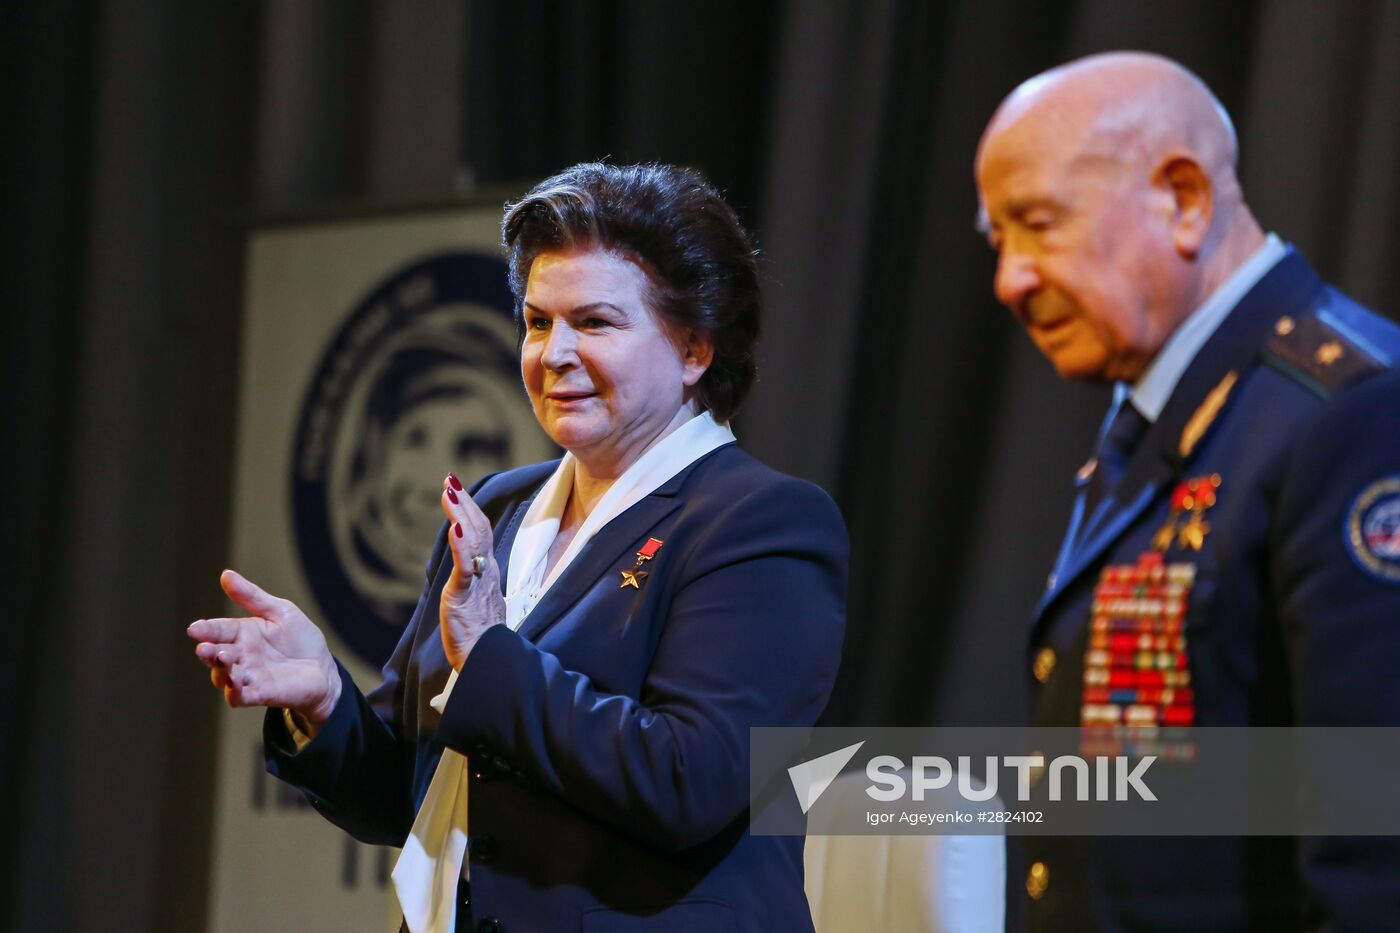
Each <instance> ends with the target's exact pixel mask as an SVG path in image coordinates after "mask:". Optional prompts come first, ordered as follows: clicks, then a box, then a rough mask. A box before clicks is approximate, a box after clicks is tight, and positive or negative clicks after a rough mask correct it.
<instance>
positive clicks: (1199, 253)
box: [976, 52, 1263, 380]
mask: <svg viewBox="0 0 1400 933" xmlns="http://www.w3.org/2000/svg"><path fill="white" fill-rule="evenodd" d="M1237 155H1238V150H1237V146H1236V140H1235V131H1234V127H1233V126H1232V125H1231V123H1230V118H1229V116H1228V115H1227V114H1226V113H1225V110H1224V108H1223V107H1222V106H1221V105H1220V102H1219V101H1218V100H1216V98H1215V95H1214V94H1212V93H1211V92H1210V89H1209V88H1207V87H1206V86H1205V84H1203V83H1202V82H1201V80H1200V79H1199V78H1197V77H1196V76H1195V75H1193V74H1192V73H1191V72H1190V71H1188V70H1186V69H1185V68H1183V67H1182V66H1181V65H1179V64H1177V63H1176V62H1173V61H1171V60H1169V59H1166V58H1162V57H1161V56H1158V55H1150V54H1147V53H1142V52H1112V53H1108V54H1103V55H1094V56H1091V57H1089V58H1082V59H1079V60H1078V61H1074V62H1070V63H1069V64H1066V65H1062V66H1060V67H1058V68H1054V69H1051V70H1050V71H1047V72H1044V73H1042V74H1039V75H1036V76H1035V77H1033V78H1031V79H1030V80H1028V81H1026V82H1025V83H1023V84H1021V85H1020V86H1019V87H1017V88H1016V89H1015V90H1014V91H1012V93H1011V94H1010V95H1009V96H1008V97H1007V98H1006V100H1004V101H1003V102H1002V104H1001V106H1000V107H999V108H997V111H996V113H995V114H994V115H993V117H992V120H991V122H990V123H989V124H988V126H987V129H986V131H985V132H984V133H983V134H982V140H981V143H980V145H979V146H978V149H977V166H976V172H977V186H978V192H979V195H980V211H979V225H980V226H982V227H983V229H984V232H986V233H987V235H988V237H989V239H990V240H991V243H992V246H993V247H994V248H995V249H996V250H997V251H998V252H999V253H1000V259H999V262H998V266H997V280H996V292H997V297H998V298H999V299H1000V300H1001V301H1002V302H1003V303H1004V304H1006V305H1007V306H1008V307H1010V308H1011V309H1012V310H1013V311H1014V312H1015V313H1016V315H1017V317H1018V318H1019V319H1020V320H1021V322H1022V323H1023V324H1025V326H1026V328H1027V330H1028V331H1029V332H1030V334H1031V338H1032V339H1033V340H1034V341H1035V343H1036V345H1037V346H1038V347H1039V348H1040V350H1041V351H1042V352H1043V353H1044V354H1045V355H1046V356H1047V357H1049V358H1050V359H1051V361H1052V362H1053V363H1054V364H1055V366H1056V368H1057V369H1058V370H1059V371H1060V373H1061V374H1062V375H1065V376H1072V377H1080V378H1088V379H1128V380H1131V379H1135V378H1137V377H1138V376H1139V375H1140V374H1141V373H1142V371H1143V370H1144V369H1145V368H1146V366H1147V365H1148V363H1150V361H1151V360H1152V358H1153V357H1154V356H1155V355H1156V353H1157V351H1158V350H1160V349H1161V347H1162V344H1163V343H1165V342H1166V340H1167V338H1168V337H1170V336H1171V334H1172V332H1173V331H1174V330H1175V329H1176V327H1177V326H1179V325H1180V323H1181V322H1182V321H1183V320H1184V319H1185V318H1186V317H1187V316H1188V315H1189V314H1190V312H1191V310H1192V309H1193V308H1195V307H1196V306H1197V305H1198V304H1199V303H1200V302H1201V301H1202V300H1204V298H1205V297H1206V296H1207V295H1208V294H1210V292H1211V291H1213V290H1214V289H1215V288H1216V287H1217V286H1219V284H1220V283H1221V282H1223V281H1224V280H1225V278H1227V277H1228V276H1229V274H1230V273H1231V272H1232V271H1234V269H1235V268H1236V267H1238V265H1239V264H1240V263H1241V262H1243V261H1244V259H1245V258H1246V257H1247V256H1248V255H1249V254H1250V253H1251V252H1252V251H1253V250H1254V249H1255V248H1256V247H1257V246H1258V245H1259V244H1260V243H1261V242H1262V241H1263V233H1262V231H1260V230H1259V227H1258V225H1257V224H1256V223H1255V222H1254V218H1253V217H1252V216H1250V214H1249V210H1248V208H1246V207H1245V205H1244V202H1243V198H1242V196H1241V193H1240V188H1239V183H1238V181H1237V180H1236V176H1235V163H1236V160H1237Z"/></svg>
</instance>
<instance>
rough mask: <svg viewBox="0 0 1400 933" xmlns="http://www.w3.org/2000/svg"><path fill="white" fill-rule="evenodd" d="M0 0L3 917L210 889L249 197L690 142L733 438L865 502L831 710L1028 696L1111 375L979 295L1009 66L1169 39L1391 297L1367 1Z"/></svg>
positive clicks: (1399, 216)
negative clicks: (761, 325)
mask: <svg viewBox="0 0 1400 933" xmlns="http://www.w3.org/2000/svg"><path fill="white" fill-rule="evenodd" d="M3 27H4V33H3V37H0V42H3V45H2V46H0V48H3V50H4V52H5V54H4V55H3V56H0V59H3V67H4V69H5V72H4V73H5V75H6V78H7V81H6V95H7V97H6V109H5V114H6V116H7V118H8V120H7V122H8V129H9V133H8V135H7V142H9V143H10V144H9V145H7V146H6V153H5V159H6V161H5V163H4V164H5V171H4V176H3V184H4V191H5V201H4V204H5V224H6V228H7V234H8V236H7V244H10V248H9V249H7V250H6V251H5V254H4V268H5V281H6V285H7V288H6V291H5V294H6V298H7V308H6V310H5V314H4V321H5V334H6V339H5V340H4V352H5V354H6V365H5V366H4V369H3V372H4V378H5V380H6V382H5V387H6V390H7V391H6V396H5V398H6V404H5V406H4V409H5V418H6V421H5V427H6V430H5V432H4V436H5V438H6V441H7V447H6V452H7V457H6V458H5V459H6V461H7V463H6V466H7V468H8V469H7V474H6V475H7V476H8V477H9V478H10V481H9V483H7V489H8V491H9V495H10V505H9V508H8V510H7V518H8V528H9V534H8V536H7V538H8V543H9V544H10V546H11V548H10V549H11V550H12V551H14V554H13V556H12V557H11V559H10V560H9V561H8V568H7V569H8V570H9V571H10V572H9V574H7V576H8V577H9V585H8V587H7V594H6V595H7V597H8V598H7V599H6V601H5V608H6V610H7V623H8V624H7V626H6V632H7V636H8V641H7V644H6V649H5V651H4V652H0V658H2V659H3V660H0V691H3V692H2V693H0V701H3V702H4V703H5V705H6V707H7V709H8V711H9V712H8V714H7V716H6V717H5V723H4V726H3V731H0V757H2V758H3V760H0V794H3V795H4V799H5V800H6V801H7V804H8V805H7V807H6V812H7V820H8V822H7V828H8V831H7V832H5V834H4V835H5V837H6V839H7V842H8V844H9V846H10V847H11V858H10V862H9V863H10V864H11V865H14V866H17V867H16V869H15V870H13V871H12V872H11V873H9V875H8V876H7V878H6V880H5V886H4V888H3V891H4V895H3V896H4V900H3V902H0V927H3V928H6V929H55V930H78V931H84V930H142V931H144V930H157V931H167V930H168V931H177V930H178V931H187V930H191V929H199V928H200V927H201V925H202V918H203V916H204V912H205V902H206V885H207V874H208V864H207V849H208V836H209V831H210V824H209V815H210V811H211V800H210V793H211V781H210V780H209V778H208V775H207V769H208V768H209V767H211V760H212V753H213V750H214V748H215V747H216V742H215V737H214V735H213V730H214V729H215V728H217V718H216V716H217V712H218V707H219V701H218V698H217V697H216V696H215V695H214V693H213V691H212V690H211V689H209V687H208V685H207V681H206V679H205V676H204V673H203V671H202V669H201V668H200V667H199V666H198V665H197V664H196V663H195V662H194V661H193V659H192V657H191V655H190V653H189V645H188V642H187V639H186V638H185V636H184V633H183V627H184V625H185V624H186V623H187V622H188V621H189V620H191V619H193V618H196V617H198V616H199V615H202V614H204V613H207V612H210V611H212V607H214V606H217V605H219V593H218V591H217V588H216V577H217V574H218V571H219V569H220V568H221V567H222V566H223V563H224V560H225V557H226V541H227V529H228V524H229V514H228V507H229V492H230V482H231V463H232V454H233V450H232V444H233V425H234V418H235V415H236V412H235V410H234V404H235V374H236V372H237V362H238V360H237V357H238V337H239V318H240V314H241V305H242V296H241V293H240V290H241V284H240V283H241V275H242V248H243V242H244V238H245V235H246V232H247V228H248V226H249V224H250V222H251V221H253V220H254V219H256V218H258V217H262V216H266V215H268V214H272V213H285V212H287V211H305V210H312V211H315V210H321V209H324V208H327V207H329V206H331V205H333V204H338V205H344V204H347V203H349V204H386V203H388V204H395V203H397V204H402V203H407V202H411V201H415V200H417V201H421V200H423V199H444V198H449V197H451V196H452V195H454V194H457V193H461V192H463V191H468V190H471V189H472V187H473V186H475V185H480V186H483V187H485V186H491V187H492V188H493V190H494V187H495V186H497V185H503V186H505V187H506V188H507V189H509V188H511V187H512V186H515V187H516V190H519V189H520V188H523V186H524V185H525V184H527V183H529V182H530V181H532V180H534V179H536V178H538V177H539V176H541V175H543V174H545V173H548V172H551V171H553V170H555V169H557V168H559V167H561V166H563V165H564V164H567V163H569V162H572V161H577V160H581V159H589V158H601V157H610V158H612V159H614V160H618V161H622V160H645V159H660V160H667V161H675V162H682V163H686V164H691V165H695V166H697V167H699V168H701V169H703V170H705V171H706V172H707V173H708V174H709V175H710V176H711V177H712V178H714V179H715V180H716V181H717V182H718V183H719V184H720V185H721V186H722V187H723V188H725V190H726V191H728V192H729V194H730V195H731V197H732V198H733V199H734V201H735V202H736V205H737V206H738V207H739V209H740V211H741V213H742V214H743V216H744V217H745V219H746V220H747V221H748V222H749V223H750V224H751V225H752V226H753V227H754V228H755V229H756V232H757V234H758V239H759V243H760V245H761V247H762V249H763V251H764V256H765V268H766V271H767V274H768V277H769V284H770V315H769V318H768V321H767V325H766V332H767V337H766V341H765V344H764V347H763V350H762V358H761V363H762V372H761V381H760V384H759V386H758V389H757V391H756V393H755V395H754V398H753V401H752V403H751V404H750V406H749V407H748V409H747V410H746V411H745V413H744V415H743V416H742V419H741V421H740V424H739V426H738V430H739V434H740V437H741V439H742V441H743V442H744V443H745V445H746V446H747V447H748V448H749V449H750V450H752V451H753V452H754V453H755V454H757V455H758V456H760V457H761V458H763V459H765V460H767V461H768V462H770V463H772V464H774V465H775V466H777V467H779V468H781V469H785V470H787V471H789V472H794V473H797V474H800V475H804V476H807V477H809V478H811V479H813V480H815V481H817V482H819V483H821V484H822V485H824V486H825V487H826V488H827V489H828V490H830V491H831V492H832V494H833V495H834V496H835V497H836V498H837V500H838V502H839V503H840V505H841V507H842V508H843V510H844V512H845V515H846V518H847V521H848V523H849V526H850V529H851V536H852V544H853V559H852V586H851V603H850V607H851V613H850V627H849V636H848V646H847V647H848V651H847V659H846V664H845V668H844V672H843V677H842V681H841V684H840V686H839V688H838V692H837V695H836V697H835V698H834V699H833V703H832V706H831V709H830V710H829V719H830V720H831V721H833V722H840V723H853V724H860V723H963V724H991V723H1003V722H1014V721H1017V720H1018V719H1019V716H1020V709H1021V704H1022V700H1023V696H1022V693H1023V685H1024V682H1025V678H1026V676H1027V675H1026V660H1025V658H1024V656H1023V648H1022V645H1023V640H1024V634H1025V628H1026V625H1027V620H1028V617H1029V613H1030V609H1031V607H1032V605H1033V604H1034V602H1035V599H1036V596H1037V594H1038V592H1039V590H1040V587H1041V586H1042V581H1043V577H1044V574H1045V572H1046V570H1047V569H1048V566H1049V563H1050V558H1051V556H1052V551H1053V549H1054V548H1055V546H1056V544H1057V542H1058V537H1059V534H1060V530H1061V527H1062V523H1063V521H1064V519H1065V515H1066V512H1067V509H1068V503H1069V497H1070V478H1071V475H1072V473H1073V470H1074V469H1075V467H1077V466H1078V464H1079V463H1080V461H1081V460H1082V459H1083V458H1084V457H1085V456H1086V455H1087V453H1088V448H1089V442H1090V437H1091V434H1092V432H1093V429H1094V427H1095V425H1096V424H1097V422H1098V420H1099V418H1100V416H1101V414H1102V410H1103V407H1104V406H1105V405H1106V395H1105V393H1104V392H1103V391H1102V390H1096V389H1089V388H1083V387H1078V386H1066V385H1063V384H1061V383H1059V382H1058V381H1057V380H1056V379H1055V378H1054V376H1053V374H1052V373H1051V371H1050V369H1049V367H1048V365H1046V364H1045V363H1043V362H1042V361H1041V360H1040V359H1039V358H1038V357H1037V356H1036V355H1035V353H1034V351H1033V349H1032V348H1031V347H1030V346H1029V344H1028V342H1027V341H1026V340H1025V339H1024V337H1022V335H1021V334H1020V333H1019V331H1018V328H1017V327H1016V325H1015V324H1014V322H1013V321H1012V320H1011V318H1010V316H1009V315H1008V314H1007V313H1006V312H1004V311H1003V310H1001V309H1000V308H998V307H997V306H996V305H995V303H994V301H993V300H992V296H991V277H992V268H993V256H992V254H991V252H990V251H989V250H988V249H987V248H986V246H985V245H984V244H983V243H982V242H981V240H980V238H979V237H978V236H977V235H976V234H975V233H974V232H973V230H972V219H973V212H974V208H975V193H974V189H973V185H972V169H971V162H972V156H973V151H974V148H975V146H976V142H977V138H978V135H979V133H980V131H981V128H982V125H983V124H984V122H985V121H986V119H987V118H988V116H989V115H990V113H991V111H992V109H993V107H994V106H995V104H996V103H997V101H998V100H999V99H1000V98H1001V97H1002V96H1003V95H1004V94H1005V93H1006V92H1007V91H1009V90H1010V89H1011V88H1012V87H1013V86H1014V85H1015V84H1016V83H1017V82H1018V81H1019V80H1020V79H1022V78H1024V77H1026V76H1028V75H1029V74H1031V73H1033V72H1034V71H1036V70H1039V69H1041V68H1043V67H1046V66H1049V65H1052V64H1054V63H1057V62H1059V61H1063V60H1065V59H1067V58H1070V57H1073V56H1076V55H1079V54H1084V53H1088V52H1092V51H1097V50H1102V49H1109V48H1143V49H1151V50H1155V51H1160V52H1164V53H1166V54H1168V55H1172V56H1174V57H1176V58H1178V59H1180V60H1181V61H1183V62H1185V63H1186V64H1187V65H1188V66H1190V67H1192V68H1194V69H1195V70H1197V71H1198V72H1199V73H1200V74H1201V75H1202V76H1203V77H1204V78H1205V79H1206V80H1207V81H1208V82H1209V83H1210V84H1211V85H1212V86H1213V87H1215V88H1216V90H1217V91H1218V92H1219V94H1220V95H1221V97H1222V98H1223V100H1224V102H1225V104H1226V105H1227V107H1229V108H1230V109H1231V111H1232V112H1233V113H1234V115H1235V117H1236V120H1237V123H1238V126H1239V130H1240V136H1241V144H1242V151H1243V154H1244V156H1243V182H1244V185H1245V191H1246V194H1247V195H1248V197H1249V199H1250V201H1251V202H1252V204H1253V206H1254V208H1255V210H1256V213H1257V214H1258V215H1259V217H1260V219H1261V220H1262V221H1263V223H1264V224H1265V226H1266V227H1268V228H1270V229H1273V230H1276V231H1277V232H1279V233H1280V234H1281V235H1282V236H1284V238H1285V239H1288V240H1291V241H1293V242H1295V243H1296V244H1298V245H1299V247H1300V248H1301V249H1302V250H1303V251H1304V252H1305V253H1307V255H1308V256H1309V257H1310V258H1311V259H1312V260H1313V261H1314V262H1315V264H1316V265H1318V267H1319V268H1320V269H1321V271H1322V272H1323V273H1324V275H1326V276H1327V277H1328V278H1330V279H1331V280H1332V281H1334V282H1335V283H1336V284H1338V285H1339V286H1340V287H1342V288H1343V289H1344V290H1346V291H1348V292H1349V293H1351V294H1352V295H1353V296H1355V297H1356V298H1358V299H1359V300H1361V301H1363V302H1365V303H1367V304H1369V305H1370V306H1372V307H1374V308H1377V309H1378V310H1381V311H1383V312H1386V313H1389V314H1391V315H1392V316H1397V314H1398V313H1400V302H1397V300H1396V299H1395V297H1394V295H1395V293H1396V291H1397V287H1400V264H1397V263H1396V262H1395V257H1396V255H1397V252H1398V251H1397V247H1400V168H1397V166H1400V121H1396V120H1395V119H1394V116H1393V115H1394V114H1395V113H1397V112H1400V58H1397V56H1395V55H1394V50H1395V49H1397V48H1400V4H1395V3H1392V2H1389V0H1337V2H1329V3H1326V4H1323V3H1299V2H1293V0H1272V2H1266V0H1254V2H1244V3H1232V4H1220V3H1212V2H1204V0H1176V2H1173V3H1165V4H1124V3H1120V2H1116V0H1078V2H1071V0H1051V2H1045V0H1039V2H1031V0H978V2H972V0H957V2H946V3H928V2H923V0H827V2H805V0H793V2H789V3H787V4H777V3H739V2H725V3H695V4H660V3H650V2H642V0H632V2H621V0H611V2H603V0H588V2H584V3H572V4H565V3H546V2H543V0H526V2H511V3H503V2H502V3H498V2H486V0H475V2H466V3H459V2H452V0H430V2H428V0H425V2H422V3H416V4H387V3H370V2H367V0H361V2H353V3H344V2H331V0H314V2H313V0H308V2H305V3H295V4H291V3H288V4H282V3H263V4H256V3H215V4H178V3H174V2H170V0H155V2H149V0H148V2H141V3H135V2H130V0H112V2H109V3H106V4H91V3H83V2H81V0H54V2H43V3H41V2H38V0H15V2H11V3H6V4H5V6H4V11H3ZM250 715H251V714H250Z"/></svg>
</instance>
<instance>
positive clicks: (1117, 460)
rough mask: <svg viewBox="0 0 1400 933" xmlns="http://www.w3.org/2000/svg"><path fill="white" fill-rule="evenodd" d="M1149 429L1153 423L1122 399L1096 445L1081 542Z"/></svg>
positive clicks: (1080, 534)
mask: <svg viewBox="0 0 1400 933" xmlns="http://www.w3.org/2000/svg"><path fill="white" fill-rule="evenodd" d="M1151 426H1152V422H1150V421H1148V420H1147V418H1146V417H1144V416H1143V414H1142V412H1140V411H1138V410H1137V408H1136V407H1135V406H1134V405H1133V402H1132V399H1130V398H1128V397H1127V396H1124V398H1123V400H1122V402H1121V403H1120V404H1119V406H1118V410H1117V411H1115V412H1114V413H1113V419H1112V420H1111V421H1109V423H1108V428H1107V430H1105V431H1104V432H1103V439H1102V440H1101V441H1100V442H1099V449H1098V452H1097V454H1095V458H1096V459H1097V461H1098V465H1097V466H1095V467H1094V475H1093V476H1091V477H1090V478H1089V487H1088V489H1087V490H1085V493H1084V511H1083V512H1081V513H1080V515H1081V518H1080V522H1081V524H1080V526H1079V528H1080V533H1079V535H1078V538H1079V540H1080V541H1083V540H1084V535H1085V533H1086V532H1087V531H1088V530H1089V527H1090V525H1091V524H1094V522H1093V518H1094V513H1095V512H1097V511H1098V508H1099V506H1100V504H1101V503H1102V502H1103V500H1104V499H1106V498H1107V497H1109V496H1110V495H1112V494H1113V491H1114V489H1116V488H1117V487H1118V482H1119V480H1121V479H1122V478H1123V471H1124V469H1126V468H1127V466H1128V460H1129V459H1130V458H1131V457H1132V455H1133V451H1134V450H1135V449H1137V445H1138V443H1139V442H1140V441H1141V440H1142V436H1143V435H1144V434H1146V433H1147V429H1148V428H1149V427H1151Z"/></svg>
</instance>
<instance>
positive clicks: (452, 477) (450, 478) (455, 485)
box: [447, 473, 462, 491]
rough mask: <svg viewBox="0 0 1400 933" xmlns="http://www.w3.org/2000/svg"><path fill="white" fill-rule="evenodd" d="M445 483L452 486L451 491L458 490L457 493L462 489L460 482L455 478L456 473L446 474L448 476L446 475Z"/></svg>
mask: <svg viewBox="0 0 1400 933" xmlns="http://www.w3.org/2000/svg"><path fill="white" fill-rule="evenodd" d="M447 481H448V482H449V483H451V484H452V488H453V489H456V490H459V491H460V490H461V488H462V481H461V480H459V479H458V478H457V474H456V473H448V474H447Z"/></svg>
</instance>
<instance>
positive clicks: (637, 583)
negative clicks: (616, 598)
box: [618, 570, 651, 590]
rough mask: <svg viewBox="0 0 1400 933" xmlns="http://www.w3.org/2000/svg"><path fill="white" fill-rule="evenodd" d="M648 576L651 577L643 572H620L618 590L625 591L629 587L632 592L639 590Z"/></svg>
mask: <svg viewBox="0 0 1400 933" xmlns="http://www.w3.org/2000/svg"><path fill="white" fill-rule="evenodd" d="M649 576H651V574H649V573H647V572H646V571H645V570H624V571H622V583H621V584H620V585H619V586H618V589H620V590H625V589H627V587H629V586H630V587H632V589H634V590H640V589H641V588H642V581H643V580H645V579H646V578H647V577H649Z"/></svg>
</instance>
